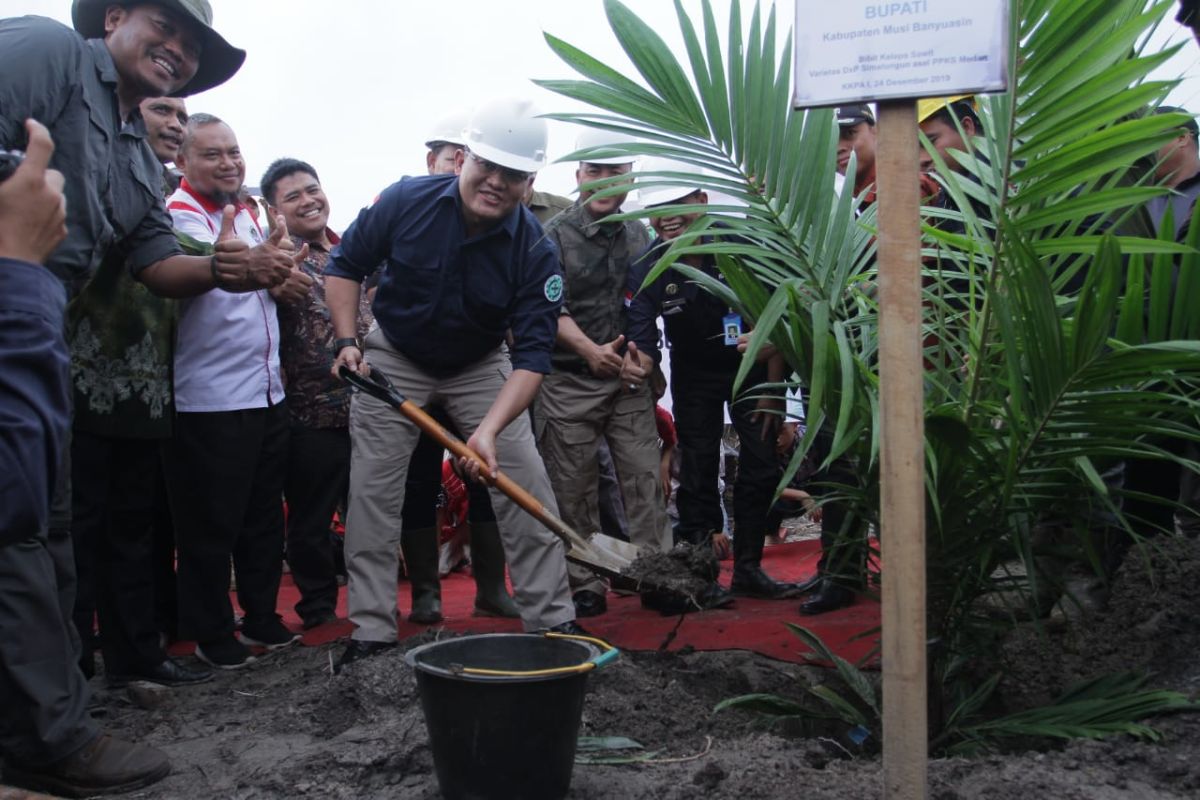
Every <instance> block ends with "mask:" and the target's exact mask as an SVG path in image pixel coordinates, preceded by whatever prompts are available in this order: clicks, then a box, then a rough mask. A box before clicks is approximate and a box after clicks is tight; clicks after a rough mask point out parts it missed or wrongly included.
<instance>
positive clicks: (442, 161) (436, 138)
mask: <svg viewBox="0 0 1200 800" xmlns="http://www.w3.org/2000/svg"><path fill="white" fill-rule="evenodd" d="M470 121H471V115H470V113H469V112H467V111H465V110H463V111H455V112H454V113H453V114H447V115H446V116H444V117H442V118H441V119H439V120H438V121H437V123H436V124H435V125H434V126H433V130H431V131H430V132H429V138H428V139H426V140H425V146H426V147H428V148H429V152H428V153H426V154H425V167H426V169H428V170H429V174H430V175H453V174H454V172H455V169H456V167H455V160H456V158H457V157H458V153H459V151H460V150H462V148H463V129H464V128H466V127H467V123H468V122H470Z"/></svg>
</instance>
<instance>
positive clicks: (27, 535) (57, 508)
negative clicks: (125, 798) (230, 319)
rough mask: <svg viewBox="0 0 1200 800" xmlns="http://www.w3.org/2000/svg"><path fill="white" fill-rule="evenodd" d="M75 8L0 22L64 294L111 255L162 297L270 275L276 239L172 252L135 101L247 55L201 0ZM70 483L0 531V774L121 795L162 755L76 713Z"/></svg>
mask: <svg viewBox="0 0 1200 800" xmlns="http://www.w3.org/2000/svg"><path fill="white" fill-rule="evenodd" d="M72 12H73V19H74V23H75V27H76V29H77V31H78V33H75V32H72V31H71V30H69V29H68V28H66V27H65V26H63V25H60V24H59V23H56V22H53V21H51V20H49V19H45V18H41V17H20V18H13V19H5V20H0V148H4V149H19V148H24V147H25V146H26V145H27V141H26V127H25V124H26V120H27V119H31V118H32V119H40V120H43V121H45V123H46V124H47V125H48V126H49V127H50V134H51V136H52V137H53V139H54V142H55V145H56V148H55V151H54V155H53V158H52V159H51V161H50V166H52V167H54V168H55V169H57V170H59V171H60V172H62V173H63V175H64V176H65V179H66V180H65V184H66V185H65V194H66V200H67V204H66V225H67V235H66V238H65V240H64V241H63V242H62V244H61V245H59V247H58V248H57V249H55V251H54V252H53V253H52V254H51V255H50V256H49V257H48V258H47V259H46V266H47V267H48V268H49V269H50V271H51V272H52V273H53V274H54V275H56V276H57V277H58V278H59V279H60V280H62V281H63V282H64V283H65V284H66V286H67V289H68V293H69V294H72V295H73V294H75V293H76V292H77V291H78V290H79V289H80V288H81V287H83V286H85V285H86V284H87V283H88V281H89V280H90V279H91V277H92V276H93V275H95V274H97V272H98V270H100V268H101V266H102V265H103V264H105V263H107V262H109V261H111V260H115V261H117V262H119V263H121V264H126V263H127V264H128V266H129V268H130V270H131V271H132V272H133V273H134V274H135V275H136V276H137V277H138V278H139V280H141V281H142V282H143V283H145V284H146V285H147V286H148V287H150V288H151V289H152V290H153V291H155V292H156V293H160V294H165V295H172V296H188V295H195V294H200V293H203V292H207V291H209V290H210V289H212V288H214V287H215V286H221V287H223V288H226V289H228V290H231V291H248V290H253V289H255V288H258V287H259V286H260V285H274V284H277V283H282V282H283V280H284V279H286V277H287V275H288V274H289V273H290V271H291V265H292V260H291V257H290V255H289V254H288V253H287V252H285V251H282V250H279V249H277V248H254V249H251V248H249V247H247V246H246V245H245V244H243V243H240V242H239V243H236V244H231V245H227V246H225V247H218V248H217V249H216V251H215V254H214V255H212V256H203V257H201V256H184V255H183V254H182V251H181V250H180V247H179V244H178V242H177V240H176V239H175V235H174V233H173V232H172V230H171V223H170V218H169V217H168V216H167V213H166V209H165V208H164V207H163V205H162V198H161V196H160V194H159V186H160V180H159V171H160V169H161V166H160V164H159V162H158V160H157V158H156V157H155V156H154V153H153V151H152V150H151V149H150V148H149V147H148V146H147V144H146V129H145V126H144V124H143V122H142V118H141V115H140V112H139V109H138V104H139V103H140V101H141V100H143V99H145V98H147V97H157V96H184V95H187V94H190V93H192V92H197V91H201V90H203V89H207V88H209V87H212V86H215V85H217V84H219V83H222V82H223V81H225V80H227V79H228V78H229V77H230V76H232V75H233V74H234V73H235V72H236V71H237V69H238V68H239V67H240V66H241V63H242V60H243V59H244V57H245V54H244V53H243V52H242V51H240V50H236V49H235V48H233V47H231V46H230V45H228V44H227V43H226V42H225V41H224V40H223V39H221V38H220V37H219V36H217V35H216V33H215V32H213V31H212V28H211V22H212V12H211V9H210V8H209V6H208V3H207V2H205V0H160V1H159V2H155V3H112V2H102V1H101V2H98V1H97V0H76V2H75V3H74V6H73V8H72ZM80 34H82V36H81V35H80ZM256 251H257V252H256ZM3 410H4V409H3V407H0V412H2V411H3ZM64 474H69V465H68V464H67V463H65V459H64V463H63V464H62V465H61V467H60V469H59V475H64ZM67 487H69V483H68V482H61V484H60V491H59V492H58V493H57V496H56V498H55V502H54V505H53V508H52V512H51V515H50V523H49V526H48V527H49V530H40V531H35V532H31V531H29V530H15V529H12V530H10V529H6V530H0V608H2V609H3V612H0V626H2V627H3V630H4V635H3V636H0V708H2V709H3V711H0V752H2V753H3V756H4V778H5V780H6V781H7V782H11V783H16V784H19V785H21V786H27V787H30V788H37V789H44V790H48V791H51V792H53V793H54V794H58V795H67V796H88V795H93V794H101V793H109V792H116V791H128V790H131V789H135V788H138V787H141V786H145V785H147V784H149V783H153V782H154V781H157V780H159V779H161V778H162V777H164V776H165V775H166V774H167V773H168V772H169V771H170V762H169V761H168V760H167V758H166V756H165V755H164V754H163V753H161V752H160V751H158V750H156V749H154V748H152V747H149V746H146V745H141V744H131V743H128V742H122V741H120V740H117V739H113V738H112V737H109V736H106V735H103V734H102V733H100V731H99V730H98V729H97V726H96V724H95V722H94V721H93V720H92V719H91V717H90V716H89V715H88V713H87V707H88V704H89V701H90V695H89V692H88V687H87V683H86V681H85V679H84V676H83V674H82V673H81V672H80V670H79V667H78V666H77V660H78V652H79V640H78V636H77V635H76V633H75V631H74V628H73V626H71V624H70V622H69V619H70V613H71V607H72V604H73V597H74V590H75V570H74V560H73V558H72V555H71V541H70V535H69V524H70V514H69V508H70V495H69V490H64V489H67Z"/></svg>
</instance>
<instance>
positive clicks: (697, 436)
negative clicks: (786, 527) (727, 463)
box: [621, 158, 799, 599]
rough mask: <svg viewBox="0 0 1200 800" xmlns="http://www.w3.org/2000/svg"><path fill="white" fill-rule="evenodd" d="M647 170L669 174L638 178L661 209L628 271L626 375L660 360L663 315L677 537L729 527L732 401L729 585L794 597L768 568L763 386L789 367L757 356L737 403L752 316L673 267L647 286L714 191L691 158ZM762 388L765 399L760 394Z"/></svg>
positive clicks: (712, 268) (704, 265)
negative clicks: (721, 469) (724, 501)
mask: <svg viewBox="0 0 1200 800" xmlns="http://www.w3.org/2000/svg"><path fill="white" fill-rule="evenodd" d="M640 171H641V172H643V173H652V172H654V173H660V175H659V176H658V177H652V176H649V175H647V176H645V177H643V178H639V183H641V184H642V185H641V187H640V188H639V190H638V199H639V200H641V203H642V205H643V206H645V207H646V208H649V209H656V210H658V211H659V213H658V214H657V215H656V216H654V217H652V218H651V225H652V226H653V227H654V231H655V233H657V234H658V238H657V239H656V240H655V242H654V246H653V247H652V248H651V249H650V250H648V251H647V252H646V253H645V254H644V255H643V256H642V257H641V258H640V259H639V260H638V261H637V262H636V263H635V264H634V265H633V267H632V268H631V269H630V270H629V280H628V283H627V285H626V303H627V304H628V306H629V312H628V314H629V316H628V322H627V325H626V329H625V333H626V338H627V340H628V343H627V345H626V348H627V349H626V355H625V360H624V363H623V364H622V370H621V380H622V382H624V383H626V384H627V385H628V386H629V388H631V389H633V388H635V387H638V388H640V386H641V385H642V383H643V382H644V381H646V380H647V378H648V376H649V374H650V371H651V370H652V368H653V366H654V364H655V363H657V362H658V361H659V360H660V359H661V354H660V351H659V347H658V328H657V324H656V323H657V320H658V317H660V316H661V317H662V318H663V325H664V327H665V329H666V334H667V339H668V341H669V342H670V345H671V396H672V397H673V398H674V409H673V411H674V413H675V428H676V432H677V433H678V436H679V455H680V465H679V466H680V474H679V493H678V495H677V500H676V505H677V506H678V508H679V525H678V526H677V527H676V536H677V538H679V539H680V540H681V541H686V542H688V543H690V544H693V545H697V546H709V545H710V542H711V539H712V536H713V534H714V533H717V532H719V531H721V529H722V524H723V518H722V514H721V498H720V496H719V493H718V490H717V473H718V466H719V459H720V453H721V435H722V433H723V429H724V424H723V423H724V418H723V415H722V410H723V409H724V406H725V404H726V403H729V416H730V418H731V419H732V420H733V426H734V429H735V430H736V431H737V433H738V439H739V443H740V444H739V448H738V471H737V479H736V482H735V484H734V490H733V518H734V538H733V561H734V563H733V579H732V581H731V583H730V589H731V590H732V592H733V594H734V595H739V596H746V597H763V598H769V599H783V598H787V597H795V596H797V595H798V594H799V590H798V589H797V587H795V586H794V585H792V584H787V583H779V582H777V581H775V580H773V579H772V578H771V577H770V576H769V575H767V574H766V573H765V572H763V569H762V563H761V562H762V553H763V544H764V542H765V537H766V533H767V511H768V509H769V508H770V506H771V499H772V495H773V494H774V491H775V486H776V485H777V484H778V482H779V479H780V477H781V474H782V471H781V470H780V467H779V464H778V461H777V460H776V456H775V447H774V443H775V431H774V430H772V429H771V428H772V427H773V426H775V425H777V424H778V422H779V420H780V417H779V416H777V415H774V414H768V413H766V412H765V411H764V406H766V405H768V404H769V401H768V400H767V399H765V398H764V397H763V396H764V395H766V394H769V393H773V392H769V391H768V390H766V389H764V388H762V387H761V386H758V385H759V384H763V383H765V382H767V381H768V380H770V381H778V380H779V379H780V378H781V377H782V375H781V373H782V369H781V366H782V365H781V363H780V362H778V361H776V363H775V364H773V365H771V366H773V367H774V368H775V370H776V372H777V373H780V374H771V373H769V371H768V365H767V364H762V363H760V364H756V365H755V366H754V367H753V368H752V369H751V371H750V373H749V374H748V375H747V376H746V380H745V382H744V384H743V387H742V392H743V394H742V395H741V396H740V397H738V398H736V399H735V400H734V401H732V402H731V401H730V397H731V396H732V393H733V383H734V378H735V376H736V375H737V372H738V368H739V367H740V365H741V358H742V357H741V354H740V353H739V352H738V348H737V344H738V339H739V338H740V336H741V334H742V333H743V332H745V331H746V330H747V329H748V328H749V325H748V322H747V321H746V320H743V319H741V317H740V316H739V315H738V314H737V312H736V310H734V309H732V308H730V307H729V306H728V305H727V304H725V303H724V302H723V301H722V300H721V299H720V298H719V297H717V296H716V295H715V294H711V293H709V292H706V291H704V290H703V289H701V288H700V286H699V285H698V284H697V283H696V282H694V281H691V280H688V279H687V277H686V276H685V275H683V273H682V272H680V271H678V270H676V269H674V268H671V269H668V270H666V271H665V272H663V273H662V275H660V276H659V277H658V278H657V279H655V280H654V281H653V282H652V283H651V284H650V285H649V286H647V287H645V288H644V289H643V288H642V284H643V283H644V282H645V280H646V277H647V275H649V274H650V271H651V270H652V269H653V268H654V265H655V264H657V263H658V261H659V259H660V258H661V257H662V256H663V254H664V253H665V252H666V249H667V248H668V247H669V246H670V244H671V242H672V241H674V240H675V239H677V238H678V237H679V236H681V235H683V234H684V233H685V232H687V230H688V229H689V228H690V227H691V226H692V224H693V223H695V222H696V220H698V219H699V218H700V217H702V216H703V215H704V213H705V212H704V208H703V206H705V205H706V204H707V203H708V195H707V194H706V193H705V192H704V191H703V190H701V189H700V188H699V187H698V181H697V180H695V179H693V178H691V177H690V176H692V175H694V174H695V173H697V172H698V171H699V170H698V169H697V168H696V167H694V166H691V165H689V164H685V163H681V162H678V161H671V160H668V159H663V158H647V159H645V161H644V162H643V163H642V167H641V170H640ZM661 173H667V175H666V176H663V175H661ZM677 179H678V182H677ZM676 209H678V210H676ZM709 230H710V231H713V232H715V233H709V234H706V235H705V236H704V239H703V241H704V242H706V243H708V242H711V241H714V236H719V235H720V227H719V226H714V227H713V228H710V229H709ZM681 261H682V263H684V264H687V265H688V266H690V267H693V268H695V269H698V270H703V271H704V272H706V273H708V274H709V275H711V276H712V277H714V278H717V279H718V280H723V278H722V276H721V274H720V272H719V271H718V269H717V267H716V264H715V262H714V260H713V257H712V256H711V255H706V256H700V255H687V256H684V257H683V258H682V259H681ZM756 387H757V388H756ZM755 397H759V398H763V399H759V400H757V401H756V400H755V399H754V398H755ZM779 399H780V400H782V397H780V398H779Z"/></svg>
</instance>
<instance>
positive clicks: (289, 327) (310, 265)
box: [262, 158, 372, 629]
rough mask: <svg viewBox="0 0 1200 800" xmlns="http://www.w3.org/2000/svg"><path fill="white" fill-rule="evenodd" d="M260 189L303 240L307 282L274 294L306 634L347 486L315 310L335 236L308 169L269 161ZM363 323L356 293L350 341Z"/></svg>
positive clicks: (335, 400)
mask: <svg viewBox="0 0 1200 800" xmlns="http://www.w3.org/2000/svg"><path fill="white" fill-rule="evenodd" d="M262 192H263V196H264V197H265V198H266V200H267V202H268V203H269V204H270V207H271V213H270V215H269V216H270V218H271V219H274V218H275V217H277V216H282V217H283V218H284V220H286V222H287V227H288V235H289V236H290V237H291V238H292V240H293V242H294V243H295V246H296V247H301V246H302V245H303V244H304V243H306V242H307V243H308V258H307V259H305V261H304V263H303V264H301V265H300V267H299V268H300V269H302V270H304V271H305V272H306V273H308V275H309V276H310V277H311V278H312V279H313V282H312V285H310V286H309V287H308V291H307V292H306V293H304V294H303V295H301V296H292V297H287V296H277V297H276V298H275V299H276V304H277V307H278V310H279V337H280V341H279V359H280V363H281V365H282V367H283V373H284V380H285V382H286V384H287V396H288V412H289V415H290V418H291V419H290V427H291V431H290V434H291V438H290V445H289V456H288V461H287V464H288V466H287V474H286V477H285V484H284V497H286V499H287V504H288V518H287V560H288V565H289V566H290V567H291V570H292V579H293V580H294V581H295V582H296V587H297V588H298V589H299V590H300V601H299V602H298V603H297V604H296V613H297V614H299V615H300V618H301V619H302V620H303V621H304V627H305V629H309V628H314V627H316V626H317V625H321V624H324V623H326V622H330V621H332V620H334V619H335V618H336V615H335V608H336V606H337V592H338V585H337V573H336V568H335V566H334V548H333V542H332V540H331V539H330V536H329V523H330V521H331V519H332V518H333V512H334V510H335V509H336V508H337V505H338V503H339V502H342V501H344V500H345V497H346V490H347V488H348V486H349V481H350V432H349V417H350V385H349V384H346V383H342V382H340V381H338V380H337V379H336V378H334V377H333V376H332V374H330V367H331V366H332V364H333V342H334V338H335V337H334V333H333V326H332V325H330V322H329V309H328V308H327V307H326V306H325V279H324V272H325V262H326V261H328V260H329V251H330V250H331V249H332V248H333V246H334V245H335V244H337V243H338V240H339V239H338V235H337V234H336V233H334V232H333V231H331V230H330V229H329V227H328V222H329V201H328V199H327V198H326V197H325V192H324V191H323V190H322V189H321V181H320V179H319V178H318V177H317V171H316V170H315V169H313V168H312V166H311V165H309V164H306V163H305V162H303V161H298V160H296V159H293V158H281V159H279V160H277V161H275V162H274V163H273V164H271V166H270V167H268V168H267V171H266V173H265V174H264V175H263V178H262ZM371 322H372V317H371V308H370V302H369V300H368V299H367V293H366V292H364V293H363V295H362V298H361V300H360V301H359V314H358V325H359V328H358V338H359V339H360V340H361V339H362V338H363V337H365V336H366V334H367V330H368V329H369V328H370V327H371Z"/></svg>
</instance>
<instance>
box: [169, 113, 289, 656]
mask: <svg viewBox="0 0 1200 800" xmlns="http://www.w3.org/2000/svg"><path fill="white" fill-rule="evenodd" d="M177 166H179V168H180V169H181V170H182V171H183V181H182V182H181V184H180V186H179V189H178V190H176V191H175V193H174V194H172V195H171V196H170V197H169V198H168V199H167V209H168V210H169V211H170V213H171V219H172V221H173V223H174V225H175V229H176V230H177V231H179V232H181V233H184V234H186V235H188V236H190V237H192V238H193V239H196V240H198V241H200V242H205V243H215V242H218V241H223V240H225V239H230V238H237V239H241V240H242V241H244V242H246V243H247V244H250V245H251V246H253V245H257V244H259V243H260V242H262V241H264V240H266V239H268V238H269V239H270V240H271V241H272V242H273V243H275V244H278V243H279V242H280V241H281V240H282V239H283V238H284V237H285V236H286V227H285V226H284V225H282V224H281V225H280V226H279V227H278V229H277V230H276V231H275V232H274V233H272V234H271V236H270V237H267V236H266V235H264V233H263V231H262V230H261V229H260V228H259V226H258V223H257V222H256V221H255V220H254V218H253V217H252V216H251V214H250V212H249V210H248V209H247V208H246V207H245V206H244V205H242V204H241V203H240V202H239V201H238V199H237V197H238V191H239V190H240V189H241V188H242V183H243V181H244V180H245V176H246V164H245V162H244V161H243V160H242V155H241V151H240V150H239V148H238V143H237V137H236V136H235V135H234V133H233V130H232V129H231V128H230V127H229V126H228V125H226V124H225V123H224V122H222V121H221V120H219V119H217V118H216V117H213V116H211V115H209V114H195V115H193V116H192V118H191V119H190V120H189V122H188V127H187V131H186V133H185V135H184V142H183V146H182V147H181V148H180V152H179V158H178V161H177ZM305 249H306V248H305ZM296 257H297V259H298V260H299V261H302V260H303V257H304V253H303V252H301V253H298V254H297V256H296ZM311 283H312V278H310V277H309V276H308V275H306V274H304V273H303V272H302V271H299V270H294V271H293V275H292V277H291V278H290V279H289V280H288V281H287V282H286V283H285V284H283V285H281V286H280V287H278V288H276V289H272V290H270V291H269V292H268V291H266V290H263V291H257V292H252V293H246V294H232V293H230V292H226V291H224V290H222V289H219V288H218V289H213V290H211V291H209V292H207V293H205V294H202V295H200V296H198V297H194V298H190V299H188V300H185V301H183V302H182V303H181V304H180V311H179V327H178V332H177V335H176V346H175V405H176V408H177V410H178V416H177V422H176V427H175V437H174V439H173V440H172V441H171V443H170V445H169V448H168V455H167V458H166V472H167V485H168V491H169V492H170V495H171V503H172V505H173V508H174V511H175V518H176V539H177V547H178V550H179V630H180V635H181V636H183V637H184V638H190V639H195V640H196V642H197V647H196V655H197V656H198V657H200V658H201V659H202V660H204V661H206V662H208V663H209V664H212V665H213V666H215V667H218V668H222V669H236V668H238V667H240V666H243V665H245V664H247V663H249V662H250V661H252V660H253V656H252V655H251V654H250V651H249V649H248V648H247V647H246V644H252V645H260V646H264V647H267V648H275V647H283V646H285V645H288V644H290V643H292V642H293V641H295V638H296V637H295V636H294V635H293V634H292V633H291V632H290V631H288V630H287V628H285V627H284V625H283V623H282V622H281V621H280V618H279V615H278V614H277V613H276V612H275V601H276V595H277V594H278V591H279V581H280V574H281V569H282V560H281V554H282V552H283V509H282V504H281V502H280V496H281V495H282V493H283V476H284V474H285V471H286V470H285V466H286V458H287V433H288V416H287V410H286V407H285V406H284V393H283V383H282V381H281V379H280V373H279V323H278V320H277V318H276V313H275V299H274V296H279V295H280V294H281V293H287V292H293V291H300V290H303V291H307V287H308V285H309V284H311ZM273 295H274V296H273ZM231 556H232V558H233V564H234V570H235V572H236V575H237V591H238V602H239V604H240V605H241V607H242V609H243V610H244V611H245V612H246V617H245V621H244V623H243V625H242V638H241V641H239V640H238V638H237V637H236V636H235V634H234V620H233V609H232V606H231V605H230V602H229V559H230V557H231Z"/></svg>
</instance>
